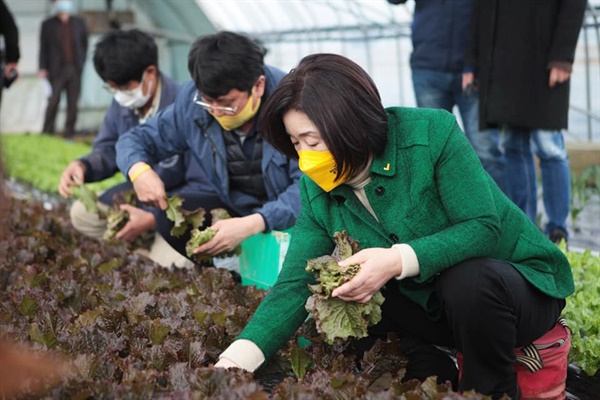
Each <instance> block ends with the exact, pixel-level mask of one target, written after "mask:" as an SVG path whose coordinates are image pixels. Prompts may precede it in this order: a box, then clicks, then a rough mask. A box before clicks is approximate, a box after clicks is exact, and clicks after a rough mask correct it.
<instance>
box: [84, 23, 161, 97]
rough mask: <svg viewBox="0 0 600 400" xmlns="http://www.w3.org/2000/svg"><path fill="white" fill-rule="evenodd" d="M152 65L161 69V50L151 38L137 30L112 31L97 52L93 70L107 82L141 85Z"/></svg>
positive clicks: (105, 37)
mask: <svg viewBox="0 0 600 400" xmlns="http://www.w3.org/2000/svg"><path fill="white" fill-rule="evenodd" d="M151 65H154V66H155V67H156V69H157V70H158V48H157V46H156V43H155V42H154V39H153V38H152V36H150V35H149V34H147V33H145V32H142V31H140V30H138V29H131V30H112V31H109V32H108V33H106V34H104V35H103V36H102V37H101V38H100V40H99V41H98V43H97V44H96V48H95V50H94V68H96V72H97V73H98V75H99V76H100V78H102V80H103V81H105V82H106V81H112V82H114V83H116V84H117V85H125V84H127V83H128V82H130V81H138V82H139V81H141V80H142V75H143V74H144V71H145V70H146V68H148V67H149V66H151Z"/></svg>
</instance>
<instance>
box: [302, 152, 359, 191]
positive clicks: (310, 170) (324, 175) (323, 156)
mask: <svg viewBox="0 0 600 400" xmlns="http://www.w3.org/2000/svg"><path fill="white" fill-rule="evenodd" d="M298 156H299V157H300V159H299V160H298V167H300V171H302V172H304V173H305V174H306V175H308V177H309V178H310V179H312V180H313V181H314V182H315V183H316V184H317V185H319V186H320V187H321V189H323V190H324V191H326V192H331V191H332V190H333V189H335V188H336V187H338V186H339V185H341V184H342V183H344V182H346V181H347V180H348V178H347V177H346V176H342V177H340V179H338V180H337V181H336V180H335V177H336V175H337V171H338V167H337V163H336V162H335V159H334V158H333V155H332V154H331V152H329V151H313V150H299V151H298Z"/></svg>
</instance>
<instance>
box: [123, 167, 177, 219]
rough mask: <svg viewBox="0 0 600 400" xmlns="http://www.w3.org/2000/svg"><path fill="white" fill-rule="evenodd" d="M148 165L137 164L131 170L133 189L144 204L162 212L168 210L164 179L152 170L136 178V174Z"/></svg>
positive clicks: (145, 171) (129, 173) (147, 170)
mask: <svg viewBox="0 0 600 400" xmlns="http://www.w3.org/2000/svg"><path fill="white" fill-rule="evenodd" d="M145 165H147V164H146V163H144V162H137V163H135V164H133V166H132V167H131V168H130V169H129V172H128V175H129V177H130V178H131V177H132V176H133V177H135V178H134V179H133V189H134V190H135V193H136V194H137V198H138V200H139V201H141V202H142V203H145V204H148V205H152V206H154V207H158V208H160V209H161V210H166V209H167V207H168V204H167V193H166V191H165V184H164V183H163V181H162V179H160V176H158V174H157V173H156V172H154V171H153V170H152V168H149V169H146V170H144V171H143V172H141V174H139V175H137V176H136V173H137V172H138V171H139V170H140V169H141V168H145V167H144V166H145Z"/></svg>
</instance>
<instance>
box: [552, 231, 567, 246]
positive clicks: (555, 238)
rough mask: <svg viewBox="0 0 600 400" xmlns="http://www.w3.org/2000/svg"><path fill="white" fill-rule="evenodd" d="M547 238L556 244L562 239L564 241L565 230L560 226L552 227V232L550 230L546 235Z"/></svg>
mask: <svg viewBox="0 0 600 400" xmlns="http://www.w3.org/2000/svg"><path fill="white" fill-rule="evenodd" d="M548 238H549V239H550V240H551V241H552V242H553V243H556V244H559V243H560V242H562V241H563V240H564V241H565V243H566V242H567V241H568V240H567V232H565V230H564V229H562V228H554V229H553V230H552V232H550V234H549V235H548Z"/></svg>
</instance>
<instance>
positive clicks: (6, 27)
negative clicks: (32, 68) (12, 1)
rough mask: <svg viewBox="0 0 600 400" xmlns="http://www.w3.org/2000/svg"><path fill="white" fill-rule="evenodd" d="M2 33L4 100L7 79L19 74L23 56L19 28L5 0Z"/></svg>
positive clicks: (0, 24)
mask: <svg viewBox="0 0 600 400" xmlns="http://www.w3.org/2000/svg"><path fill="white" fill-rule="evenodd" d="M0 35H2V37H3V38H4V49H3V48H2V46H0V102H2V89H4V86H5V79H11V78H13V77H15V78H16V77H17V76H18V75H19V68H18V65H17V63H18V61H19V58H20V57H21V54H20V52H19V29H18V28H17V24H16V23H15V19H14V18H13V15H12V14H11V12H10V10H9V9H8V7H7V6H6V4H4V1H3V0H0Z"/></svg>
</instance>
